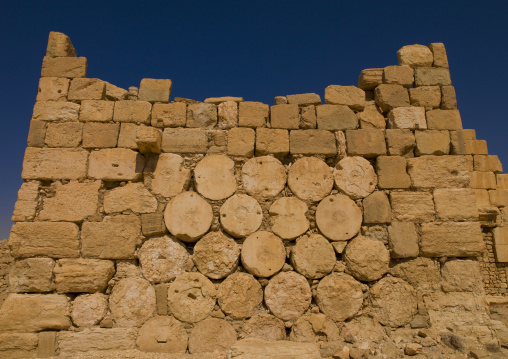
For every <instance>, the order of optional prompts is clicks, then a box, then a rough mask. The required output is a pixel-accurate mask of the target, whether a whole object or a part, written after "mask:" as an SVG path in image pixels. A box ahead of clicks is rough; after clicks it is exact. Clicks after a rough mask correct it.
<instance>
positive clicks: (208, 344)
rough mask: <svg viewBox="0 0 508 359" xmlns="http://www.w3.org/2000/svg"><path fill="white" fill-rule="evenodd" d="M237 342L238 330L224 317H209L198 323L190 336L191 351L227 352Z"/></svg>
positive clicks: (192, 352)
mask: <svg viewBox="0 0 508 359" xmlns="http://www.w3.org/2000/svg"><path fill="white" fill-rule="evenodd" d="M235 342H236V332H235V330H234V329H233V327H232V326H231V324H229V323H228V322H227V321H225V320H224V319H217V318H208V319H206V320H203V321H202V322H200V323H198V324H196V325H195V326H194V328H192V331H191V333H190V336H189V353H191V354H195V353H211V352H215V351H217V352H219V353H226V352H227V351H228V349H229V348H230V347H231V346H232V345H233V344H235Z"/></svg>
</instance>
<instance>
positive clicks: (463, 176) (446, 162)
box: [407, 156, 470, 188]
mask: <svg viewBox="0 0 508 359" xmlns="http://www.w3.org/2000/svg"><path fill="white" fill-rule="evenodd" d="M407 161H408V173H409V176H410V177H411V183H412V185H413V187H417V188H449V187H460V188H463V187H469V182H470V176H469V165H468V161H467V159H466V158H465V157H464V156H421V157H417V158H409V159H408V160H407Z"/></svg>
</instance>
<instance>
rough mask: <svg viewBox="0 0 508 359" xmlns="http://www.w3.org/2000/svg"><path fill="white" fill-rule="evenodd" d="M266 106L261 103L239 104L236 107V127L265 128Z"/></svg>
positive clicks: (246, 102)
mask: <svg viewBox="0 0 508 359" xmlns="http://www.w3.org/2000/svg"><path fill="white" fill-rule="evenodd" d="M268 112H269V107H268V105H266V104H264V103H261V102H252V101H245V102H240V104H239V107H238V126H240V127H252V128H256V127H265V126H266V123H267V122H268Z"/></svg>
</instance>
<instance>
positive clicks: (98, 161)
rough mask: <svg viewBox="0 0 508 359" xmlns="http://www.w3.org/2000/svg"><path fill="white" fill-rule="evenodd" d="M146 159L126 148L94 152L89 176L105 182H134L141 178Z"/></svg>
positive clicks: (91, 155) (89, 167)
mask: <svg viewBox="0 0 508 359" xmlns="http://www.w3.org/2000/svg"><path fill="white" fill-rule="evenodd" d="M144 165H145V157H144V156H143V155H141V154H139V153H138V152H135V151H132V150H129V149H126V148H107V149H103V150H98V151H92V153H91V154H90V161H89V166H88V176H89V177H91V178H95V179H101V180H104V181H132V180H136V179H138V178H139V177H141V174H142V173H143V167H144Z"/></svg>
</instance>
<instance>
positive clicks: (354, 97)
mask: <svg viewBox="0 0 508 359" xmlns="http://www.w3.org/2000/svg"><path fill="white" fill-rule="evenodd" d="M325 103H329V104H335V105H346V106H348V107H349V108H351V109H352V110H356V111H361V110H363V108H364V107H365V91H363V90H362V89H360V88H358V87H356V86H340V85H330V86H328V87H327V88H326V89H325Z"/></svg>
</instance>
